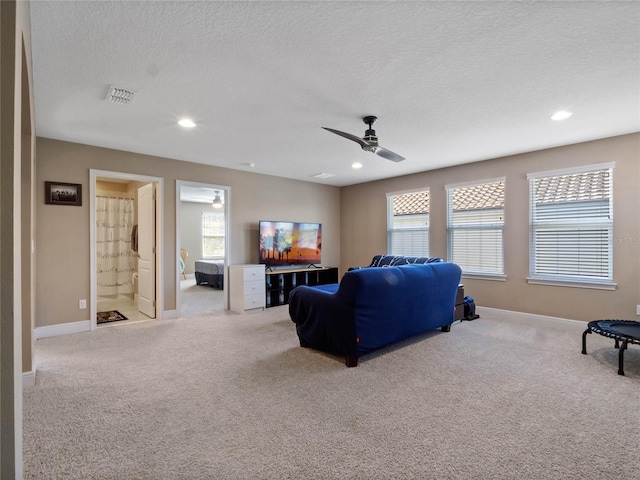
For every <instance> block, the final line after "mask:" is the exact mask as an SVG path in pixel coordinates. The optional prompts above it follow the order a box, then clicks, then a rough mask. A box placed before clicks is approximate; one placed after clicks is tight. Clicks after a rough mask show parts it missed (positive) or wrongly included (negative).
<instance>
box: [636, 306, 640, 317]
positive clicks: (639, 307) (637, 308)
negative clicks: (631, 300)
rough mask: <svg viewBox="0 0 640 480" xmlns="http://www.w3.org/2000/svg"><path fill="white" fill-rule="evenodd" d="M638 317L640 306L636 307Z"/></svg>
mask: <svg viewBox="0 0 640 480" xmlns="http://www.w3.org/2000/svg"><path fill="white" fill-rule="evenodd" d="M636 315H640V305H636Z"/></svg>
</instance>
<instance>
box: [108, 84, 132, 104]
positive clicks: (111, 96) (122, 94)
mask: <svg viewBox="0 0 640 480" xmlns="http://www.w3.org/2000/svg"><path fill="white" fill-rule="evenodd" d="M135 93H136V92H134V91H133V90H127V89H126V88H120V87H114V86H113V85H111V86H110V87H109V90H108V91H107V95H106V96H105V97H104V99H105V100H106V101H107V102H111V103H116V104H118V105H127V104H129V103H130V102H131V100H133V96H134V95H135Z"/></svg>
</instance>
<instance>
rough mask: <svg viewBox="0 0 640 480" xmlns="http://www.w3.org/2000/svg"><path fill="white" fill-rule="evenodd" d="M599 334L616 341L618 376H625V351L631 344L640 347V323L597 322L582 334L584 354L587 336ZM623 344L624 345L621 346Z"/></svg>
mask: <svg viewBox="0 0 640 480" xmlns="http://www.w3.org/2000/svg"><path fill="white" fill-rule="evenodd" d="M589 333H597V334H598V335H603V336H605V337H609V338H613V339H614V340H615V342H616V343H615V347H616V348H619V349H620V352H619V353H618V375H624V351H625V350H626V349H627V345H628V344H629V343H635V344H636V345H640V322H634V321H633V320H595V321H593V322H589V324H588V325H587V329H586V330H585V331H584V333H583V334H582V354H583V355H586V354H587V334H589ZM620 342H622V345H620Z"/></svg>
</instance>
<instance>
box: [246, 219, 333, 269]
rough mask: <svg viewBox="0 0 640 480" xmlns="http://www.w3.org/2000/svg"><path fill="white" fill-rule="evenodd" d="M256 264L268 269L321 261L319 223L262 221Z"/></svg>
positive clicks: (312, 263)
mask: <svg viewBox="0 0 640 480" xmlns="http://www.w3.org/2000/svg"><path fill="white" fill-rule="evenodd" d="M259 231H260V254H259V259H260V260H259V261H260V263H263V264H265V265H267V266H268V267H274V266H286V265H316V266H319V265H320V263H321V261H322V224H320V223H303V222H271V221H264V220H261V221H260V223H259Z"/></svg>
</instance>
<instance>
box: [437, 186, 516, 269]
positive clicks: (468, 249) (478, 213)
mask: <svg viewBox="0 0 640 480" xmlns="http://www.w3.org/2000/svg"><path fill="white" fill-rule="evenodd" d="M445 189H446V191H447V247H448V260H449V261H450V262H453V263H457V264H458V265H460V267H461V268H462V271H463V272H464V273H465V274H466V275H469V274H470V275H473V274H477V275H482V276H496V277H497V276H503V275H504V254H503V251H504V178H501V179H495V180H485V181H484V182H483V183H475V184H464V185H447V186H446V187H445Z"/></svg>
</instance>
